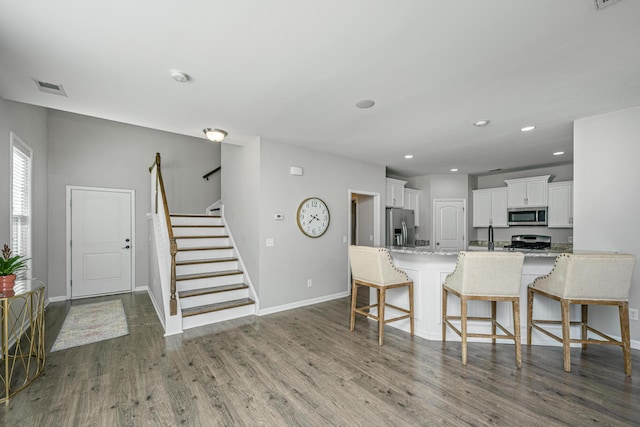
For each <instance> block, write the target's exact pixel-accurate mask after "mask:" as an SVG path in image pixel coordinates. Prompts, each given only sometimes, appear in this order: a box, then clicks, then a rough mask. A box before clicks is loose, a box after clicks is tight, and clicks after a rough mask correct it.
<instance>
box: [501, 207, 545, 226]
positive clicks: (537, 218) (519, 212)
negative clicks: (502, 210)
mask: <svg viewBox="0 0 640 427" xmlns="http://www.w3.org/2000/svg"><path fill="white" fill-rule="evenodd" d="M507 215H508V217H507V223H508V224H509V225H547V208H509V209H508V210H507Z"/></svg>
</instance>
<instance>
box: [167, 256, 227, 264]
mask: <svg viewBox="0 0 640 427" xmlns="http://www.w3.org/2000/svg"><path fill="white" fill-rule="evenodd" d="M232 261H238V258H233V257H230V258H215V259H212V258H207V259H191V260H188V261H176V265H194V264H213V263H216V262H232Z"/></svg>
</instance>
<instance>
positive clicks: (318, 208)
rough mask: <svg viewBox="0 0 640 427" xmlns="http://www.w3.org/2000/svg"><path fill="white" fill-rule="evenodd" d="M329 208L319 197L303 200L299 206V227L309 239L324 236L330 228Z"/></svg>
mask: <svg viewBox="0 0 640 427" xmlns="http://www.w3.org/2000/svg"><path fill="white" fill-rule="evenodd" d="M329 217H330V216H329V208H328V207H327V205H326V204H325V203H324V202H323V201H322V200H320V199H318V198H317V197H310V198H308V199H306V200H303V201H302V203H300V206H298V215H297V217H296V218H297V221H298V227H299V228H300V231H302V232H303V233H304V234H306V235H307V236H309V237H320V236H322V235H323V234H324V233H325V231H327V228H329Z"/></svg>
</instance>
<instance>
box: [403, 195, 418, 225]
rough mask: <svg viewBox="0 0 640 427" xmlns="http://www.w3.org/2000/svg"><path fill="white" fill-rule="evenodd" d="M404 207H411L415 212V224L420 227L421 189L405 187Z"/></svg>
mask: <svg viewBox="0 0 640 427" xmlns="http://www.w3.org/2000/svg"><path fill="white" fill-rule="evenodd" d="M404 208H405V209H411V210H412V211H413V212H414V213H415V215H414V218H415V223H414V225H415V226H416V227H418V226H419V225H420V190H414V189H413V188H405V189H404Z"/></svg>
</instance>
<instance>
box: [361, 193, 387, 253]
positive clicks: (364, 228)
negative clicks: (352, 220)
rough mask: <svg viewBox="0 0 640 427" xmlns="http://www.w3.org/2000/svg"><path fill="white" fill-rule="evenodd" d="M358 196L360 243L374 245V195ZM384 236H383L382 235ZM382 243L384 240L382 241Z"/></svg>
mask: <svg viewBox="0 0 640 427" xmlns="http://www.w3.org/2000/svg"><path fill="white" fill-rule="evenodd" d="M380 196H381V198H380V203H382V195H380ZM356 197H357V204H356V212H357V218H358V219H357V230H356V233H357V237H358V245H360V246H373V228H374V223H373V210H374V203H373V196H367V195H364V194H359V195H357V196H356ZM381 237H382V236H381ZM380 244H382V242H380Z"/></svg>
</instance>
